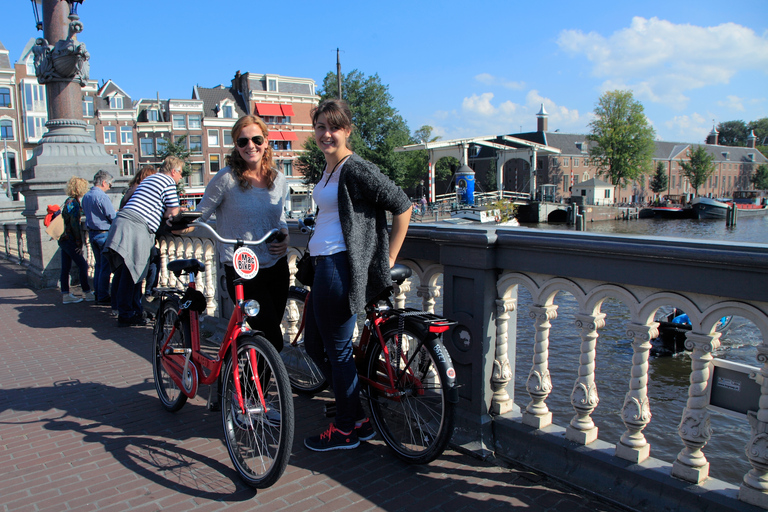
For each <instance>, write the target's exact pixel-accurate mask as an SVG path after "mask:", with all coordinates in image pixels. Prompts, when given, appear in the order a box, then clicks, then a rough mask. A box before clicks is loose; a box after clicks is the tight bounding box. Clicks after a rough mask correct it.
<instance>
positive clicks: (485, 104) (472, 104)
mask: <svg viewBox="0 0 768 512" xmlns="http://www.w3.org/2000/svg"><path fill="white" fill-rule="evenodd" d="M492 99H493V93H492V92H484V93H483V94H481V95H480V96H478V95H477V94H473V95H472V96H470V97H469V98H464V101H462V102H461V109H462V110H463V111H464V112H467V113H469V114H470V115H479V116H483V117H490V116H493V115H495V114H496V107H494V106H493V105H492V104H491V100H492Z"/></svg>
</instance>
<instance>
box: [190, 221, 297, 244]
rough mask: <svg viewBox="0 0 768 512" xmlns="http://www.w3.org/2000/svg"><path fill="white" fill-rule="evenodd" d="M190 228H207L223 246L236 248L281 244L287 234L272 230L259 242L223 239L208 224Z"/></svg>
mask: <svg viewBox="0 0 768 512" xmlns="http://www.w3.org/2000/svg"><path fill="white" fill-rule="evenodd" d="M189 226H190V227H195V228H205V229H206V230H207V231H208V232H209V233H210V234H211V235H212V236H213V238H214V239H215V240H216V241H218V242H221V243H222V244H232V245H236V246H238V247H239V246H241V245H261V244H263V243H265V242H267V243H268V242H273V241H277V242H281V241H283V240H284V239H285V233H282V232H280V230H279V229H277V228H273V229H270V230H269V232H268V233H267V234H266V235H264V236H263V237H261V238H259V239H258V240H240V239H237V240H236V239H230V238H222V237H221V236H220V235H219V234H218V233H217V232H216V230H215V229H213V228H212V227H211V226H209V225H208V224H206V223H205V222H200V221H195V222H192V223H190V224H189Z"/></svg>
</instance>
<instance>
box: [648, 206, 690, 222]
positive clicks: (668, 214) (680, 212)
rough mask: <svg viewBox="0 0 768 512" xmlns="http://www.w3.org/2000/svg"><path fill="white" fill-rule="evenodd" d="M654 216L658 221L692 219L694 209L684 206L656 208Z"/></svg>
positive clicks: (654, 208)
mask: <svg viewBox="0 0 768 512" xmlns="http://www.w3.org/2000/svg"><path fill="white" fill-rule="evenodd" d="M652 210H653V216H654V217H655V218H657V219H692V218H693V217H694V215H693V209H692V208H691V207H684V206H654V207H653V208H652Z"/></svg>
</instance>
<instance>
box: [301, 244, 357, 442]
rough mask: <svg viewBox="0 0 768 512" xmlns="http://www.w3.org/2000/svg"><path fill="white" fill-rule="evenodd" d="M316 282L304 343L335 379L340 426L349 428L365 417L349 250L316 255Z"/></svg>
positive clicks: (309, 306)
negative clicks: (351, 301) (351, 299)
mask: <svg viewBox="0 0 768 512" xmlns="http://www.w3.org/2000/svg"><path fill="white" fill-rule="evenodd" d="M312 263H313V265H314V266H315V282H314V284H313V285H312V292H311V293H310V294H309V299H308V303H309V304H308V306H307V319H306V325H305V326H304V346H305V348H306V350H307V354H309V356H310V357H311V358H312V359H313V360H314V361H315V363H317V365H318V366H319V367H320V369H321V370H322V372H323V374H325V378H326V379H328V381H329V382H330V383H331V388H332V389H333V393H334V395H335V397H336V428H338V429H339V430H343V431H344V432H349V431H350V430H352V429H353V428H354V427H355V421H357V420H361V419H363V418H365V411H363V406H362V404H361V403H360V383H359V381H358V379H357V368H356V367H355V360H354V357H353V352H352V336H353V335H354V331H355V324H356V323H357V315H356V314H352V312H350V310H349V287H350V275H349V260H348V259H347V253H346V252H340V253H336V254H333V255H331V256H316V257H313V258H312Z"/></svg>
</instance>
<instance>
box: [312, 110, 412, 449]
mask: <svg viewBox="0 0 768 512" xmlns="http://www.w3.org/2000/svg"><path fill="white" fill-rule="evenodd" d="M312 126H313V127H314V131H315V141H316V142H317V145H318V147H320V150H321V151H322V152H323V154H324V156H325V162H326V167H325V171H324V172H323V175H322V177H321V179H320V182H319V183H318V184H317V185H316V186H315V188H314V190H313V199H314V201H315V203H317V205H318V215H317V219H316V224H315V233H314V235H313V236H312V238H311V239H310V242H309V252H310V254H311V255H312V264H313V266H314V267H315V280H314V284H313V286H312V293H310V294H309V299H308V304H307V314H306V326H305V331H304V333H305V334H304V339H305V347H306V350H307V353H308V354H309V355H310V356H311V357H312V359H313V360H314V361H315V362H316V363H317V364H318V366H319V367H320V369H321V370H322V371H323V373H324V374H325V376H326V378H327V379H328V382H330V383H331V386H332V389H333V392H334V395H335V399H336V418H335V422H334V423H332V424H331V425H330V426H329V427H328V429H327V430H326V431H325V432H323V433H322V434H320V435H318V436H313V437H309V438H307V439H305V440H304V445H305V446H306V447H307V448H309V449H310V450H314V451H328V450H340V449H349V448H355V447H357V446H358V445H359V444H360V440H361V439H362V440H368V439H371V438H372V437H373V436H374V435H375V432H374V431H373V427H372V426H371V422H370V420H368V418H367V417H366V415H365V411H364V410H363V407H362V404H361V403H360V388H359V383H358V379H357V370H356V368H355V362H354V359H353V356H352V337H353V334H354V329H355V324H356V321H357V312H358V311H360V310H362V309H363V308H364V307H365V304H366V302H368V301H369V300H371V299H373V298H374V297H375V296H377V295H379V294H380V293H382V292H383V291H384V290H385V289H386V288H388V287H389V286H391V285H392V282H391V278H390V273H389V269H390V268H391V267H392V266H393V265H394V264H395V260H396V259H397V255H398V253H399V252H400V248H401V247H402V245H403V241H404V240H405V234H406V232H407V231H408V223H409V221H410V218H411V201H410V199H408V196H407V195H406V193H405V192H404V191H403V190H402V189H401V188H400V187H398V186H397V185H395V183H394V182H393V181H392V180H390V179H389V178H388V177H387V176H385V175H384V174H383V173H382V172H381V171H380V170H379V168H378V167H376V166H375V165H374V164H372V163H371V162H368V161H366V160H363V159H362V158H360V157H359V156H357V155H356V154H354V152H353V151H352V149H351V148H350V147H349V137H350V135H351V133H352V114H351V112H350V110H349V107H348V106H347V104H346V103H345V102H343V101H341V100H325V101H323V102H321V103H320V105H318V106H317V108H315V109H314V110H313V111H312ZM387 211H389V212H391V213H392V215H393V221H392V234H391V236H390V235H389V233H388V231H387V217H386V212H387Z"/></svg>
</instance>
